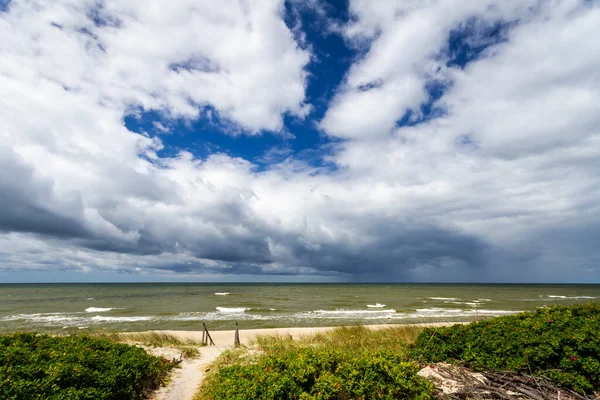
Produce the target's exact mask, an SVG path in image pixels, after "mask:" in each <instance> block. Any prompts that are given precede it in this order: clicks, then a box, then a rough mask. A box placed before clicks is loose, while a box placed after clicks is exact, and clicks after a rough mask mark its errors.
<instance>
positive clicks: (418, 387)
mask: <svg viewBox="0 0 600 400" xmlns="http://www.w3.org/2000/svg"><path fill="white" fill-rule="evenodd" d="M418 370H419V368H418V366H417V365H416V364H414V363H410V362H405V361H404V359H403V357H402V356H400V355H398V354H394V353H392V352H389V351H378V352H363V353H361V354H349V353H343V352H340V351H336V350H331V349H327V348H325V347H317V348H310V347H300V348H295V349H289V350H288V351H286V352H281V353H276V354H267V355H265V356H263V357H261V358H259V359H258V361H257V362H255V363H250V364H243V363H238V364H234V365H229V366H222V367H221V368H219V370H218V371H217V372H216V373H214V374H213V375H211V376H210V377H209V378H208V380H207V381H206V382H205V384H204V386H203V387H202V389H201V391H200V393H199V395H198V397H197V398H198V399H206V400H208V399H234V400H235V399H240V400H241V399H305V400H309V399H423V400H424V399H430V398H432V393H433V386H432V384H431V383H430V382H428V381H426V380H425V379H423V378H421V377H420V376H418V375H417V372H418Z"/></svg>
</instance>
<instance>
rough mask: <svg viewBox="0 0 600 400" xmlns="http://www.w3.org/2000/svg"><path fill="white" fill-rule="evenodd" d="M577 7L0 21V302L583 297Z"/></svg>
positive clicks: (586, 195) (144, 7)
mask: <svg viewBox="0 0 600 400" xmlns="http://www.w3.org/2000/svg"><path fill="white" fill-rule="evenodd" d="M598 26H600V4H599V3H598V2H596V1H583V0H581V1H577V0H566V1H550V2H543V3H540V2H538V1H534V0H518V1H515V2H511V3H510V4H505V2H499V1H494V0H482V1H480V2H471V1H458V2H454V1H446V0H434V1H429V2H414V1H411V0H397V1H391V0H384V1H380V2H377V3H373V2H369V1H366V0H350V1H348V2H346V1H318V0H311V1H296V0H292V1H280V0H269V1H256V2H254V1H248V2H238V1H234V0H231V1H228V2H227V1H226V2H223V3H220V6H219V7H215V6H214V3H212V2H209V1H203V0H178V1H177V2H176V3H174V5H173V7H171V8H169V9H168V10H167V9H165V8H164V7H163V6H162V5H161V4H160V3H159V2H156V4H155V3H154V2H150V3H148V2H141V1H137V0H131V1H128V2H117V1H112V0H103V1H100V2H98V1H87V0H85V1H77V2H73V1H71V0H60V1H54V2H48V1H45V0H12V1H10V2H1V3H0V37H3V38H5V39H4V40H3V43H2V44H0V53H1V54H0V57H1V58H0V59H2V60H3V61H2V63H0V87H1V88H2V89H1V90H2V96H0V134H2V137H3V141H2V144H0V169H1V170H2V171H3V174H1V175H0V192H1V193H2V194H1V195H0V281H6V282H15V281H24V282H32V281H189V280H192V281H340V282H347V281H351V282H355V281H419V282H421V281H425V282H429V281H444V282H446V281H449V282H598V281H599V280H600V269H599V268H600V267H599V266H598V263H599V262H600V252H599V250H598V248H597V245H596V243H595V240H594V238H595V237H598V234H600V222H599V221H600V209H599V208H598V206H597V204H599V202H598V200H600V191H599V189H598V188H599V187H600V181H599V180H598V176H600V174H598V172H600V171H598V166H597V159H598V156H599V155H600V109H599V106H598V104H600V76H599V75H598V73H597V65H599V64H600V42H599V41H597V40H593V39H590V38H594V37H596V36H598V34H599V33H600V32H599V28H598Z"/></svg>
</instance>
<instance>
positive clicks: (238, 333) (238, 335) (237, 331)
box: [233, 321, 240, 347]
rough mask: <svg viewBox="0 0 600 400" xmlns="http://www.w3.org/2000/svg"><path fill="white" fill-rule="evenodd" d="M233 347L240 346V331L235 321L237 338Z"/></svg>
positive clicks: (234, 339)
mask: <svg viewBox="0 0 600 400" xmlns="http://www.w3.org/2000/svg"><path fill="white" fill-rule="evenodd" d="M233 345H234V346H235V347H239V346H240V331H239V330H238V324H237V321H235V337H234V338H233Z"/></svg>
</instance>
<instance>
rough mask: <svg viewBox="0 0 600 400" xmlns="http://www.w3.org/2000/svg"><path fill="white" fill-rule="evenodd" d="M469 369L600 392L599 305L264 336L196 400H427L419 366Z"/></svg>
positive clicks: (222, 366) (217, 371) (234, 355)
mask: <svg viewBox="0 0 600 400" xmlns="http://www.w3.org/2000/svg"><path fill="white" fill-rule="evenodd" d="M439 361H445V362H458V363H466V364H468V365H470V366H472V367H477V368H482V369H498V370H511V371H516V372H522V373H526V374H530V375H537V376H544V377H547V378H549V379H550V380H552V381H553V382H555V383H556V384H558V385H561V386H564V387H566V388H570V389H573V390H575V391H577V392H580V393H584V392H585V393H593V392H596V393H598V392H599V391H600V304H597V303H590V304H583V305H575V306H563V307H559V306H554V307H551V308H543V309H538V310H536V311H534V312H526V313H521V314H517V315H510V316H504V317H497V318H492V319H489V320H486V321H479V322H474V323H472V324H469V325H454V326H451V327H442V328H421V327H417V326H398V327H394V328H388V329H375V330H371V329H368V328H365V327H346V328H338V329H335V330H332V331H330V332H327V333H323V334H318V335H315V336H311V337H306V338H304V339H302V340H298V341H294V340H292V338H291V337H287V338H286V337H272V336H271V337H269V336H263V337H259V338H257V339H256V340H255V342H254V343H252V344H251V347H250V348H242V349H236V350H233V351H230V352H226V353H224V354H223V356H222V357H221V358H220V359H219V360H218V362H217V363H216V364H215V365H214V366H213V367H212V370H211V372H210V375H209V376H208V377H207V380H206V381H205V383H204V385H203V387H202V388H201V389H200V392H199V393H198V394H197V396H196V398H195V399H196V400H213V399H222V398H227V399H246V398H260V399H329V398H335V399H388V398H389V399H392V398H394V399H395V398H406V399H408V398H411V399H427V398H431V397H432V396H433V387H432V386H431V383H430V382H428V381H425V380H423V379H422V378H421V377H419V376H418V375H416V372H417V371H418V369H419V367H418V366H419V365H423V364H425V363H432V362H439Z"/></svg>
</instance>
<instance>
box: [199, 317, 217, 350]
mask: <svg viewBox="0 0 600 400" xmlns="http://www.w3.org/2000/svg"><path fill="white" fill-rule="evenodd" d="M202 325H203V326H204V331H205V332H206V336H207V337H208V340H210V345H211V346H214V345H215V342H213V340H212V338H211V337H210V333H208V328H207V327H206V324H205V323H204V322H203V323H202Z"/></svg>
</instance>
